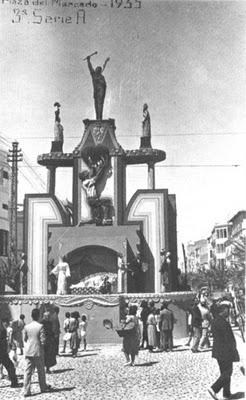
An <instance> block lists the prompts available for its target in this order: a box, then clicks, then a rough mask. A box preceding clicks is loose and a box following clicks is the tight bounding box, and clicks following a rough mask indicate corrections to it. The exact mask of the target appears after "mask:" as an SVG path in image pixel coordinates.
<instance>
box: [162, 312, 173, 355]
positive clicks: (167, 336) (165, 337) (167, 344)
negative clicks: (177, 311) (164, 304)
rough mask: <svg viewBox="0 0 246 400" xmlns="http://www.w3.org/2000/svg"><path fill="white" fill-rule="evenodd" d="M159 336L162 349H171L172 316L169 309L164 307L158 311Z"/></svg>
mask: <svg viewBox="0 0 246 400" xmlns="http://www.w3.org/2000/svg"><path fill="white" fill-rule="evenodd" d="M159 324H160V337H161V347H162V348H163V349H164V350H168V349H169V350H172V348H173V336H172V333H173V324H174V316H173V312H172V311H171V310H168V308H164V309H163V310H161V312H160V323H159Z"/></svg>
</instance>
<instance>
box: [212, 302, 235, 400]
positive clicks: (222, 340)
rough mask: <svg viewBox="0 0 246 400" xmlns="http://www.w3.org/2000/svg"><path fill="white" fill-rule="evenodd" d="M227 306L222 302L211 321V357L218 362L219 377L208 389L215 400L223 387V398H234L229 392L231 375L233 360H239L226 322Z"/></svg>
mask: <svg viewBox="0 0 246 400" xmlns="http://www.w3.org/2000/svg"><path fill="white" fill-rule="evenodd" d="M229 311H230V310H229V307H228V305H226V304H222V305H220V306H219V307H218V315H217V316H216V318H215V319H214V320H212V323H211V330H212V335H213V349H212V357H213V358H215V359H216V360H217V362H218V365H219V369H220V377H219V378H218V379H217V380H216V382H214V384H213V385H212V386H211V388H209V389H208V392H209V394H210V395H211V396H212V397H213V399H215V400H217V399H218V397H217V393H219V391H220V390H221V389H223V396H224V400H225V399H233V398H235V397H234V396H233V395H232V394H231V376H232V370H233V362H236V361H239V354H238V351H237V347H236V340H235V337H234V335H233V332H232V329H231V325H230V323H229V322H228V320H227V319H228V317H229Z"/></svg>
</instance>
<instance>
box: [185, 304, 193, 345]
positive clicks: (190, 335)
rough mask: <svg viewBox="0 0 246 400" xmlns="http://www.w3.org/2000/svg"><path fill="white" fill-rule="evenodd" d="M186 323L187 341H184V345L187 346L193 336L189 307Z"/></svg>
mask: <svg viewBox="0 0 246 400" xmlns="http://www.w3.org/2000/svg"><path fill="white" fill-rule="evenodd" d="M187 325H188V342H187V343H186V346H189V345H190V343H191V341H192V338H193V326H192V310H191V308H189V309H188V315H187Z"/></svg>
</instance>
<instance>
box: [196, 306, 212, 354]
mask: <svg viewBox="0 0 246 400" xmlns="http://www.w3.org/2000/svg"><path fill="white" fill-rule="evenodd" d="M200 311H201V315H202V335H201V339H200V343H199V348H200V350H202V349H203V348H209V347H210V340H209V328H210V324H211V320H212V315H211V314H210V311H209V308H208V306H207V304H206V303H201V305H200Z"/></svg>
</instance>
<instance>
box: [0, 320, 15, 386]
mask: <svg viewBox="0 0 246 400" xmlns="http://www.w3.org/2000/svg"><path fill="white" fill-rule="evenodd" d="M0 364H1V365H3V366H4V367H5V368H6V370H7V372H8V375H9V379H10V382H11V387H12V388H16V387H19V384H18V380H17V376H16V372H15V367H14V364H13V362H12V361H11V360H10V358H9V354H8V342H7V330H6V327H5V325H4V323H3V321H2V320H0Z"/></svg>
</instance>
